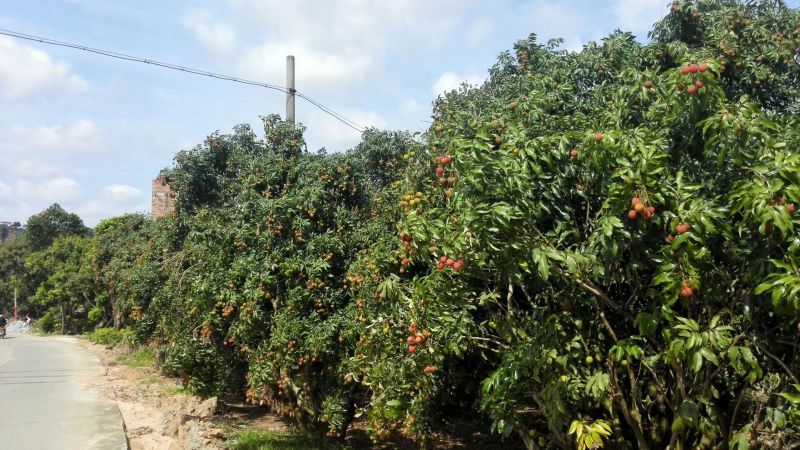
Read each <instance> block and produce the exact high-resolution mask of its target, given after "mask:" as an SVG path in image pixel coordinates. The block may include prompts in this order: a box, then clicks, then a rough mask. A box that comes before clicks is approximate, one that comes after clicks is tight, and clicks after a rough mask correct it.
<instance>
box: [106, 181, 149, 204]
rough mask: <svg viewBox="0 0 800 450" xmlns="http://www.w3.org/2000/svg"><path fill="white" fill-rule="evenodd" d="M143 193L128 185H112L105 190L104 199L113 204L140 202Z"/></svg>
mask: <svg viewBox="0 0 800 450" xmlns="http://www.w3.org/2000/svg"><path fill="white" fill-rule="evenodd" d="M141 195H142V191H141V190H140V189H138V188H135V187H133V186H128V185H127V184H112V185H110V186H106V187H104V188H103V198H104V199H106V200H109V201H113V202H124V203H130V202H134V201H138V200H140V197H141Z"/></svg>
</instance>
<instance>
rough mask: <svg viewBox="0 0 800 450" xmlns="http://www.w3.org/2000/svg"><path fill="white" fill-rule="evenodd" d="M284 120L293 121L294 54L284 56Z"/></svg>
mask: <svg viewBox="0 0 800 450" xmlns="http://www.w3.org/2000/svg"><path fill="white" fill-rule="evenodd" d="M286 89H287V90H288V92H287V93H286V120H288V121H289V122H292V123H294V93H295V92H296V91H295V89H294V56H292V55H289V56H287V57H286Z"/></svg>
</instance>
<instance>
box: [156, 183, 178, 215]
mask: <svg viewBox="0 0 800 450" xmlns="http://www.w3.org/2000/svg"><path fill="white" fill-rule="evenodd" d="M173 213H175V193H174V192H172V190H171V189H170V188H169V185H168V184H167V182H166V181H165V180H164V179H163V178H161V177H158V178H156V179H155V180H153V199H152V210H151V212H150V214H151V215H152V216H153V220H156V219H158V218H160V217H164V216H167V215H172V214H173Z"/></svg>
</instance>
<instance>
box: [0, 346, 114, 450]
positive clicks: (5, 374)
mask: <svg viewBox="0 0 800 450" xmlns="http://www.w3.org/2000/svg"><path fill="white" fill-rule="evenodd" d="M102 371H103V369H102V367H101V365H100V362H99V361H98V359H97V358H96V357H95V356H94V355H92V354H91V353H89V352H88V351H87V350H85V349H83V348H81V347H80V346H78V344H77V340H76V339H75V338H70V337H38V336H31V335H24V334H9V335H7V336H6V338H5V339H2V340H0V448H2V449H7V450H51V449H52V450H120V449H127V448H128V444H127V440H126V438H125V432H124V430H123V425H122V418H121V416H120V413H119V409H118V408H117V405H116V403H114V402H110V401H107V400H104V399H103V397H102V395H101V393H99V392H97V391H94V390H90V389H89V388H87V386H86V384H85V382H86V380H87V379H88V378H89V377H92V376H96V375H98V374H100V373H102Z"/></svg>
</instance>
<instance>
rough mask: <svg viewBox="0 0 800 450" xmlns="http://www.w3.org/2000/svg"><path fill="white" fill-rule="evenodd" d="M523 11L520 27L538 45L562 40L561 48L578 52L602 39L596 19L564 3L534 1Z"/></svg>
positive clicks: (600, 28) (588, 13) (600, 29)
mask: <svg viewBox="0 0 800 450" xmlns="http://www.w3.org/2000/svg"><path fill="white" fill-rule="evenodd" d="M647 1H650V0H647ZM524 9H525V10H524V11H522V12H521V14H522V15H524V16H525V17H527V20H526V21H525V22H523V23H527V26H528V27H530V29H531V31H533V32H535V33H536V35H537V36H539V39H540V42H546V41H547V40H548V39H553V38H561V39H563V40H564V45H563V46H562V48H564V49H566V50H570V51H577V50H580V49H582V48H583V45H584V44H586V41H589V40H597V39H599V38H601V37H602V36H603V31H602V27H598V19H597V17H596V16H594V15H593V14H592V13H590V12H588V10H587V11H581V10H580V9H578V8H575V7H574V6H572V7H571V6H570V5H569V4H568V3H566V2H560V3H558V2H542V1H537V2H534V3H530V4H528V5H526V6H525V8H524Z"/></svg>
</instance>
